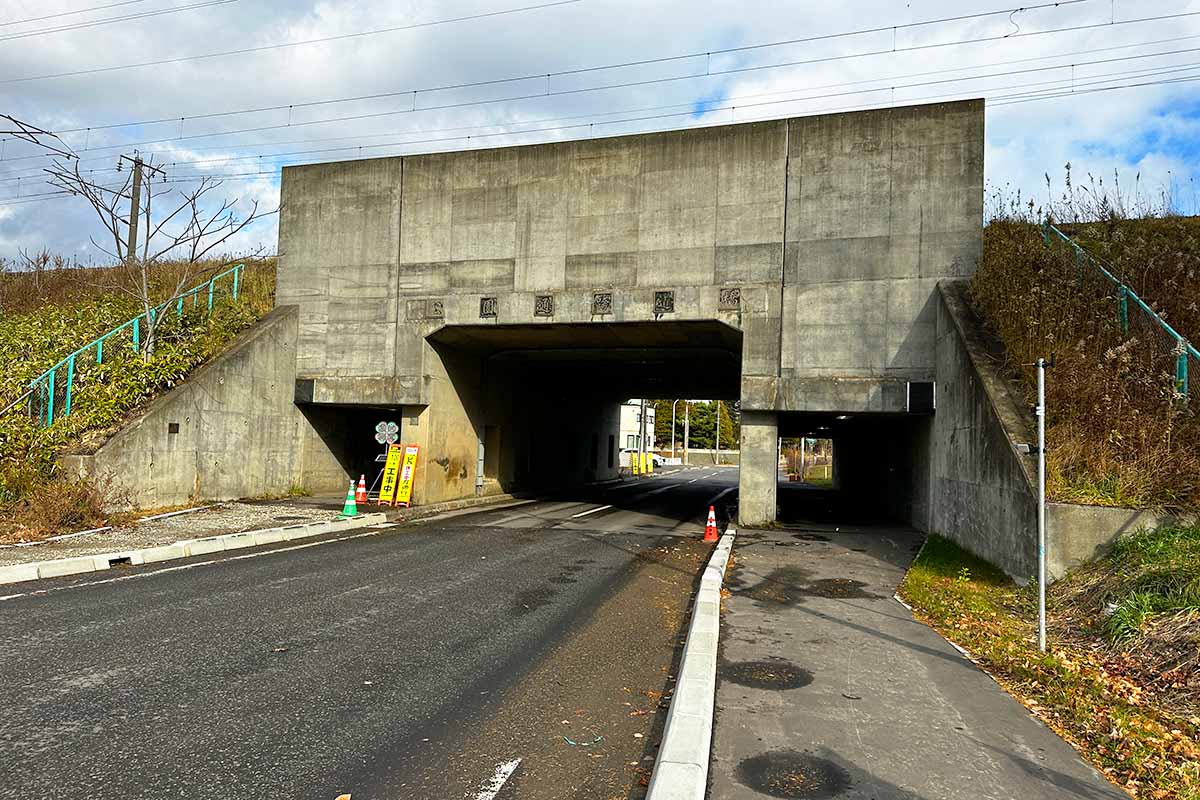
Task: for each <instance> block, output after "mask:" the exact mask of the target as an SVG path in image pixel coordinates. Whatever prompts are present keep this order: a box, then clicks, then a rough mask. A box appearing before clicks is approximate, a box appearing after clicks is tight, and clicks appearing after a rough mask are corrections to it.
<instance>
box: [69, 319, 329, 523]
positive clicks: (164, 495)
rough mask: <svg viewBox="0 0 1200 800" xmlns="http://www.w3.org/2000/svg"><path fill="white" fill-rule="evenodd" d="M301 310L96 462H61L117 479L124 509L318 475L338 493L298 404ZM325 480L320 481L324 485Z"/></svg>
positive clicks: (139, 422) (164, 404)
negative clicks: (297, 353) (295, 400)
mask: <svg viewBox="0 0 1200 800" xmlns="http://www.w3.org/2000/svg"><path fill="white" fill-rule="evenodd" d="M298 319H299V317H298V314H297V309H296V307H295V306H289V307H284V308H277V309H275V310H274V311H272V312H271V313H270V314H268V315H267V316H266V317H264V318H263V319H262V320H261V321H259V322H258V323H257V324H256V325H255V326H254V327H253V328H251V329H250V330H249V331H247V332H246V333H244V334H242V336H241V337H240V338H239V340H238V341H237V343H236V344H235V345H234V346H233V347H232V348H231V349H230V350H228V351H226V352H225V353H223V354H221V355H220V356H218V357H217V358H215V359H213V360H212V361H211V362H209V363H208V364H206V365H204V366H202V367H200V368H199V369H198V370H196V372H195V373H193V374H192V375H189V376H188V379H187V381H186V382H184V383H182V384H181V385H179V386H178V387H176V388H175V389H173V390H172V391H170V392H168V393H167V394H165V395H163V396H162V397H160V398H158V399H157V400H155V401H154V402H152V403H151V404H150V406H149V407H148V408H147V409H146V410H145V411H144V412H142V413H141V414H139V415H138V416H137V417H135V418H134V419H133V420H131V421H130V422H129V423H128V424H127V425H125V426H124V427H123V428H122V429H121V430H120V431H118V432H117V433H116V434H114V435H113V436H112V437H110V438H109V439H108V440H107V441H106V442H105V443H104V444H102V445H101V446H100V447H99V449H98V450H97V451H96V452H95V453H94V454H90V455H73V456H67V457H65V458H64V459H63V460H62V464H63V467H64V469H65V470H66V471H67V473H68V474H74V475H80V476H93V477H97V478H106V477H107V478H110V479H111V480H112V481H113V484H114V488H115V489H116V490H117V491H118V493H119V494H120V495H122V498H121V499H122V500H124V502H122V503H121V504H120V505H123V506H130V507H138V508H157V507H162V506H173V505H181V504H184V503H188V502H191V501H195V500H227V499H234V498H240V497H254V496H258V495H263V494H283V493H285V492H287V491H288V490H289V489H290V488H291V487H292V486H296V485H299V484H301V483H302V482H303V481H304V477H303V476H304V470H302V469H301V465H302V464H303V463H304V461H305V460H306V459H307V461H308V462H309V463H310V464H311V465H312V467H313V468H312V470H311V474H312V475H315V476H322V475H323V476H325V478H326V480H325V483H333V482H334V479H336V483H337V486H328V485H311V486H308V487H306V488H309V489H311V490H326V489H330V488H338V487H340V485H341V482H342V480H343V479H344V478H345V476H346V473H345V471H344V470H342V469H341V467H340V466H339V465H338V463H337V459H336V458H335V457H334V456H333V454H332V453H331V452H330V451H329V449H328V448H327V447H325V446H324V445H323V444H322V443H321V441H320V439H319V438H318V437H316V436H315V435H314V434H313V432H312V429H311V427H310V426H309V425H308V423H307V422H306V420H305V419H304V417H303V416H302V415H301V414H300V413H299V410H298V409H297V407H296V406H295V404H294V403H293V402H292V387H293V384H294V382H295V375H296V357H295V343H296V333H297V323H298ZM318 482H320V479H319V478H318Z"/></svg>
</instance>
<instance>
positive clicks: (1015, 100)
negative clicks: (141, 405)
mask: <svg viewBox="0 0 1200 800" xmlns="http://www.w3.org/2000/svg"><path fill="white" fill-rule="evenodd" d="M1195 81H1200V75H1195V76H1188V77H1176V78H1168V79H1164V80H1142V81H1133V82H1126V83H1122V84H1117V85H1113V86H1099V87H1092V88H1085V89H1075V90H1071V89H1067V88H1066V87H1064V89H1065V91H1061V92H1058V93H1055V94H1051V93H1046V94H1037V95H1030V94H1029V93H1028V92H1016V93H1013V94H1010V95H1000V96H997V97H996V98H995V100H994V101H993V102H990V103H989V107H992V108H995V107H1000V106H1011V105H1017V104H1021V103H1029V102H1034V101H1037V100H1048V99H1055V98H1062V97H1068V96H1072V95H1074V96H1085V95H1090V94H1096V93H1101V92H1111V91H1120V90H1124V89H1134V88H1146V87H1150V86H1161V85H1164V84H1177V83H1192V82H1195ZM1010 88H1015V87H1010ZM949 97H951V95H936V96H925V97H920V98H906V99H905V100H904V102H905V103H911V102H913V101H918V102H936V101H937V100H941V99H947V98H949ZM895 105H896V103H894V102H892V101H891V100H887V101H881V102H877V103H865V104H857V105H853V106H845V107H842V108H831V109H821V110H820V111H815V112H813V113H812V114H807V115H801V116H813V115H817V114H834V113H839V112H842V111H860V110H865V109H869V108H887V107H892V106H895ZM671 116H678V115H671ZM768 119H771V117H751V118H747V119H742V120H739V121H740V122H760V121H764V120H768ZM722 124H724V123H714V122H701V123H696V124H693V125H684V126H682V128H679V129H692V128H706V127H717V126H719V125H722ZM645 132H647V133H648V132H653V131H645ZM518 133H519V132H518ZM622 135H624V134H622ZM566 141H571V140H566ZM434 152H439V151H434ZM373 157H376V156H373ZM351 160H352V159H351ZM278 174H279V173H278V170H270V171H259V172H248V173H235V174H212V173H208V174H199V175H196V176H182V177H175V178H171V179H168V181H167V183H188V182H194V181H196V180H199V179H200V178H201V177H207V178H213V179H217V180H220V181H230V180H234V181H236V180H256V179H259V178H262V177H267V176H277V175H278ZM67 196H69V193H67V192H47V193H44V194H37V195H26V196H24V197H20V198H14V199H0V206H9V205H20V204H24V203H37V202H44V201H47V200H55V199H61V198H63V197H67Z"/></svg>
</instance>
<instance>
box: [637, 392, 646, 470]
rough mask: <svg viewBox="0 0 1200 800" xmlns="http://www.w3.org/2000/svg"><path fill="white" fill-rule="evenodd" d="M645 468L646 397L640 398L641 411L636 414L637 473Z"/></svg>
mask: <svg viewBox="0 0 1200 800" xmlns="http://www.w3.org/2000/svg"><path fill="white" fill-rule="evenodd" d="M645 468H646V398H644V397H643V398H642V399H641V413H640V414H639V415H638V474H639V475H641V474H643V472H644V470H645Z"/></svg>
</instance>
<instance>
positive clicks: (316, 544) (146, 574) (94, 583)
mask: <svg viewBox="0 0 1200 800" xmlns="http://www.w3.org/2000/svg"><path fill="white" fill-rule="evenodd" d="M379 533H380V531H367V532H366V533H355V534H352V535H350V536H339V537H338V538H336V539H325V540H324V541H320V542H309V543H308V544H297V545H293V546H291V547H277V548H275V549H274V550H265V551H263V552H261V553H246V554H244V555H240V556H230V557H229V558H213V559H210V560H208V561H197V562H196V563H195V564H181V565H179V566H177V567H165V568H163V569H156V570H154V571H153V572H139V573H136V574H134V575H122V576H121V577H119V578H106V579H104V580H102V581H89V582H87V583H74V584H71V585H70V586H55V587H52V588H50V589H34V590H33V591H31V592H22V593H21V594H10V595H5V596H3V597H0V601H4V600H12V599H14V598H17V597H30V596H32V595H37V594H49V593H50V592H61V591H63V590H64V589H82V588H84V587H87V586H100V585H102V584H105V583H120V582H121V581H132V580H136V579H138V578H149V577H151V576H154V575H165V574H166V573H168V572H180V571H182V570H185V569H195V568H196V567H208V566H212V565H213V564H222V563H224V562H226V561H241V560H242V559H245V558H258V557H259V556H269V555H274V554H275V553H286V552H288V551H289V550H306V549H308V548H310V547H320V546H322V545H326V544H333V543H334V542H345V541H348V540H350V539H361V538H363V537H364V536H378V535H379Z"/></svg>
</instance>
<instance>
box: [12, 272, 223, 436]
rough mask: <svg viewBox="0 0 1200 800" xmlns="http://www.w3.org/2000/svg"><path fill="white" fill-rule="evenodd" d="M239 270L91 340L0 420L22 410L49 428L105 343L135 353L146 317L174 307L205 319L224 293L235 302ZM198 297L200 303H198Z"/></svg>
mask: <svg viewBox="0 0 1200 800" xmlns="http://www.w3.org/2000/svg"><path fill="white" fill-rule="evenodd" d="M243 269H245V265H244V264H238V265H236V266H234V267H231V268H230V269H227V270H225V271H224V272H222V273H220V274H219V275H214V276H213V277H211V278H209V279H208V280H207V281H205V282H204V283H201V284H199V285H197V286H194V287H192V288H191V289H188V290H187V291H185V292H183V293H181V294H180V295H179V296H178V297H176V298H172V299H171V300H168V301H167V302H165V303H161V304H159V305H157V306H155V307H153V308H151V309H150V310H149V312H144V313H141V314H138V315H137V316H136V317H134V318H133V319H131V320H128V321H126V322H123V323H122V324H120V325H118V326H117V327H115V328H113V329H112V330H110V331H108V332H107V333H105V334H104V335H102V336H100V337H99V338H97V339H93V340H92V341H90V342H88V343H87V344H85V345H84V346H83V347H80V348H79V349H77V350H75V351H74V352H72V353H69V354H68V355H67V356H66V357H64V358H63V359H62V360H61V361H59V362H58V363H57V364H55V365H54V366H52V367H50V368H49V369H48V370H46V371H45V372H43V373H42V374H41V375H38V376H37V377H36V378H34V379H33V380H32V381H30V382H29V387H28V388H27V389H26V390H25V391H24V392H22V393H21V395H20V396H19V397H17V398H16V399H15V400H13V401H12V402H11V403H9V404H8V405H7V406H5V408H4V409H3V410H0V416H2V415H4V414H7V413H9V412H11V411H13V410H15V409H19V408H22V406H23V407H24V408H23V410H24V412H25V413H26V414H27V415H28V416H29V417H30V418H31V419H34V420H37V421H39V422H40V423H42V424H44V425H52V424H53V423H54V421H55V420H57V419H61V418H63V417H66V416H69V415H70V414H71V409H72V406H73V401H74V399H75V386H76V383H77V382H78V380H79V378H80V377H81V375H83V374H84V373H86V372H87V371H89V370H90V369H91V368H93V367H95V366H99V365H101V364H103V363H104V359H105V350H106V347H105V343H106V342H107V343H108V349H109V350H110V351H111V348H112V346H113V343H114V342H116V341H122V342H124V341H125V340H126V337H128V343H129V345H130V346H131V347H132V351H133V352H135V353H136V352H139V351H140V350H141V348H142V324H143V321H145V320H146V318H147V315H149V319H150V320H151V321H153V320H156V319H158V315H159V314H161V313H163V312H164V311H166V310H167V309H169V308H170V307H171V306H174V307H175V312H176V314H177V315H178V316H179V318H180V319H182V318H183V316H184V312H185V310H186V309H187V308H188V306H189V305H190V307H191V309H194V310H198V311H201V312H202V313H203V314H205V315H207V314H211V313H212V309H213V303H214V302H215V300H216V298H217V297H218V296H219V295H221V294H222V293H223V292H224V291H228V293H229V296H230V297H231V298H232V300H234V301H235V302H236V301H237V299H238V285H239V283H240V281H241V276H242V270H243ZM222 279H227V280H225V281H224V283H223V284H220V285H219V283H218V282H220V281H222ZM202 297H203V298H204V299H203V300H201V298H202ZM168 313H169V312H168ZM110 360H111V357H110Z"/></svg>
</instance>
